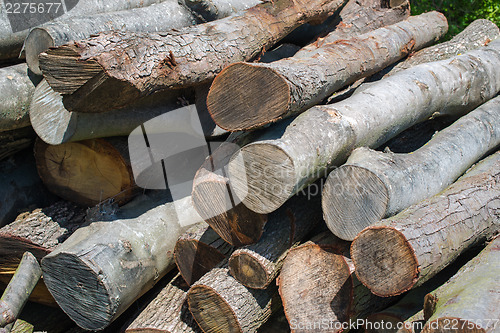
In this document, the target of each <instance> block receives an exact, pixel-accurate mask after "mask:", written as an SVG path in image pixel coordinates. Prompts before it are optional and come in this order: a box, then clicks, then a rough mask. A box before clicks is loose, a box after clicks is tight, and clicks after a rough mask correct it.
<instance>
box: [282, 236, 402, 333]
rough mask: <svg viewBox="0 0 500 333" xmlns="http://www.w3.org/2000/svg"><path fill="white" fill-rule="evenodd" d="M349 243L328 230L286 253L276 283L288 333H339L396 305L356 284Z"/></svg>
mask: <svg viewBox="0 0 500 333" xmlns="http://www.w3.org/2000/svg"><path fill="white" fill-rule="evenodd" d="M349 245H350V243H349V242H346V241H343V240H341V239H339V238H337V237H335V236H334V235H332V234H331V233H330V232H326V233H322V234H320V235H318V236H315V237H313V239H312V240H311V241H308V242H306V243H304V244H302V245H300V246H298V247H296V248H294V249H292V250H290V252H289V253H288V255H287V257H286V258H285V261H284V264H283V268H282V270H281V273H280V275H279V278H278V285H279V293H280V296H281V300H282V302H283V307H284V309H285V315H286V317H287V319H288V323H289V324H290V328H291V329H292V332H318V333H319V332H335V333H336V332H341V331H343V330H345V329H347V328H349V325H350V323H353V322H354V323H355V322H356V319H357V318H359V317H363V316H366V315H367V314H369V313H371V312H374V311H377V310H380V309H382V308H384V307H385V306H387V305H388V304H390V303H391V302H393V301H394V299H391V298H380V297H376V296H375V295H373V294H371V293H370V291H369V290H368V289H367V288H366V287H364V286H363V285H362V284H361V283H359V281H357V279H356V277H355V275H354V273H353V271H354V266H353V265H352V262H351V260H350V258H349Z"/></svg>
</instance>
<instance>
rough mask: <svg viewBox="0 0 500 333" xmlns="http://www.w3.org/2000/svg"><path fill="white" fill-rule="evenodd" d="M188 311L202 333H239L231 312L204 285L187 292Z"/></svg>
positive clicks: (211, 290) (213, 292)
mask: <svg viewBox="0 0 500 333" xmlns="http://www.w3.org/2000/svg"><path fill="white" fill-rule="evenodd" d="M188 304H189V310H190V311H191V313H192V314H193V317H194V319H195V320H196V322H197V323H198V325H199V326H200V328H201V329H202V330H203V332H207V333H210V332H214V327H216V328H218V329H217V332H229V333H233V332H235V333H239V332H241V329H240V325H239V323H238V320H237V318H236V316H235V315H234V313H233V310H232V309H231V307H230V306H229V304H227V303H226V302H225V301H224V300H223V299H222V297H220V296H219V295H218V294H217V292H216V291H215V290H213V289H212V288H210V287H207V286H204V285H197V286H193V287H192V288H191V289H190V290H189V292H188Z"/></svg>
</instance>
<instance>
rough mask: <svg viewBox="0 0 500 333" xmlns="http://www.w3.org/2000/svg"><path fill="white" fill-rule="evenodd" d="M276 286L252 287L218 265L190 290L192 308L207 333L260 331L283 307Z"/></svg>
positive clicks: (194, 315) (250, 332)
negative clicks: (266, 287)
mask: <svg viewBox="0 0 500 333" xmlns="http://www.w3.org/2000/svg"><path fill="white" fill-rule="evenodd" d="M276 294H277V293H276V287H275V286H271V287H269V288H268V289H265V290H256V289H248V288H247V287H245V286H243V285H242V284H241V283H239V282H238V281H236V280H235V279H234V278H233V277H232V276H231V275H230V274H229V271H228V269H227V268H224V267H222V268H214V269H212V270H211V271H210V272H209V273H207V274H205V276H203V277H202V278H201V279H200V280H199V281H198V282H196V283H195V284H194V285H193V286H192V287H191V289H189V291H188V295H187V299H188V304H189V311H191V313H192V314H193V317H194V319H195V320H196V322H197V323H198V325H199V326H200V328H201V329H202V330H203V332H205V333H211V332H231V333H233V332H248V333H254V332H257V330H258V328H259V327H260V326H262V324H264V323H265V322H266V321H267V320H268V319H269V317H270V316H271V314H272V313H273V311H275V310H276V309H277V308H278V306H279V301H278V299H277V297H275V296H276Z"/></svg>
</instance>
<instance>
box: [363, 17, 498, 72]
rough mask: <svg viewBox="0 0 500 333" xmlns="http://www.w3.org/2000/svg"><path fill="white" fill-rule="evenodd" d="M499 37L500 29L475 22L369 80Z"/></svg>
mask: <svg viewBox="0 0 500 333" xmlns="http://www.w3.org/2000/svg"><path fill="white" fill-rule="evenodd" d="M499 36H500V29H498V27H497V26H496V24H495V23H493V22H491V21H489V20H485V19H478V20H475V21H474V22H472V23H471V24H469V25H468V26H467V27H466V28H465V29H464V30H463V31H462V32H460V33H459V34H458V35H456V36H454V37H453V38H452V39H451V40H449V41H446V42H443V43H440V44H436V45H433V46H429V47H427V48H425V49H422V50H420V51H417V52H415V53H413V54H410V55H409V56H408V58H407V59H404V60H402V61H400V62H398V63H397V64H396V65H395V66H392V67H388V70H383V71H381V72H380V73H377V74H375V75H374V76H373V77H372V78H371V79H370V80H379V79H381V78H383V77H389V76H391V75H394V74H396V73H398V72H400V71H402V70H405V69H408V68H410V67H413V66H416V65H419V64H423V63H426V62H432V61H438V60H443V59H448V58H451V57H454V56H457V55H459V54H462V53H465V52H468V51H471V50H475V49H477V48H479V47H481V46H486V45H488V44H489V43H490V42H491V41H493V40H495V39H497V38H498V37H499Z"/></svg>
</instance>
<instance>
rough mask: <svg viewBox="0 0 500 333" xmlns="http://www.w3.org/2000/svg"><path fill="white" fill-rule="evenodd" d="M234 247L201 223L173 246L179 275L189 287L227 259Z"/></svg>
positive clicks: (205, 224)
mask: <svg viewBox="0 0 500 333" xmlns="http://www.w3.org/2000/svg"><path fill="white" fill-rule="evenodd" d="M233 250H234V247H233V246H231V245H230V244H228V243H226V242H225V241H224V240H222V239H221V238H220V236H219V235H218V234H217V233H216V232H215V231H214V230H213V229H212V228H210V226H209V225H208V224H207V223H205V222H203V223H200V224H197V225H195V226H193V227H191V228H190V229H189V230H188V231H186V232H185V233H184V234H183V235H182V236H181V237H179V239H178V240H177V243H176V244H175V249H174V260H175V264H176V265H177V268H178V269H179V273H180V274H181V275H182V278H183V279H184V281H186V283H187V284H188V285H189V286H191V285H192V284H193V283H195V282H196V281H198V280H199V279H200V278H201V277H202V276H203V275H205V274H206V273H208V272H209V271H210V270H211V269H212V268H214V267H216V266H217V265H219V264H220V263H221V262H222V261H224V260H225V259H227V258H228V257H229V256H230V255H231V253H232V252H233Z"/></svg>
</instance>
